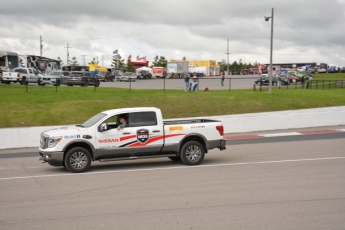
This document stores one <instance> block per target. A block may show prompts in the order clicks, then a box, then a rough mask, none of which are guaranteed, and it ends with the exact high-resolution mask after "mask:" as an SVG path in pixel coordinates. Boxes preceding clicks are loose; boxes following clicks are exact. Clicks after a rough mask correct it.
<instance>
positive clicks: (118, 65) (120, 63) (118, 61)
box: [111, 54, 127, 72]
mask: <svg viewBox="0 0 345 230" xmlns="http://www.w3.org/2000/svg"><path fill="white" fill-rule="evenodd" d="M111 67H113V68H115V69H120V70H122V71H123V72H126V69H127V66H126V63H125V59H122V58H121V56H120V54H118V55H117V57H116V58H114V59H113V61H112V62H111Z"/></svg>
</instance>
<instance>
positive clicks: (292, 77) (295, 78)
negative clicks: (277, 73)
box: [286, 74, 301, 83]
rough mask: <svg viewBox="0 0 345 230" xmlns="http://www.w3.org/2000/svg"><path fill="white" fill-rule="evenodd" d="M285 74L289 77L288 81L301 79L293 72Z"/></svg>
mask: <svg viewBox="0 0 345 230" xmlns="http://www.w3.org/2000/svg"><path fill="white" fill-rule="evenodd" d="M286 76H287V78H289V81H290V83H293V82H299V81H301V79H300V77H297V76H296V75H294V74H287V75H286Z"/></svg>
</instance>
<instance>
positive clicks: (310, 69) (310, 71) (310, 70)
mask: <svg viewBox="0 0 345 230" xmlns="http://www.w3.org/2000/svg"><path fill="white" fill-rule="evenodd" d="M307 71H308V72H309V73H316V70H315V68H313V67H310V68H308V70H307Z"/></svg>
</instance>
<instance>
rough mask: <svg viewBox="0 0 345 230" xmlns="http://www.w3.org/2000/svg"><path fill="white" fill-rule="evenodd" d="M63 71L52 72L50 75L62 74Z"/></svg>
mask: <svg viewBox="0 0 345 230" xmlns="http://www.w3.org/2000/svg"><path fill="white" fill-rule="evenodd" d="M60 74H61V72H50V73H49V75H52V76H60Z"/></svg>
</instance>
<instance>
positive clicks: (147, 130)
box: [129, 111, 164, 155]
mask: <svg viewBox="0 0 345 230" xmlns="http://www.w3.org/2000/svg"><path fill="white" fill-rule="evenodd" d="M129 125H130V126H131V127H132V128H133V133H134V134H135V142H133V143H132V144H130V145H129V147H131V148H132V149H133V155H142V154H157V153H159V151H160V150H161V148H162V146H163V143H164V135H163V134H164V131H163V124H160V122H158V121H157V115H156V113H155V112H154V111H147V112H134V113H130V114H129Z"/></svg>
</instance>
